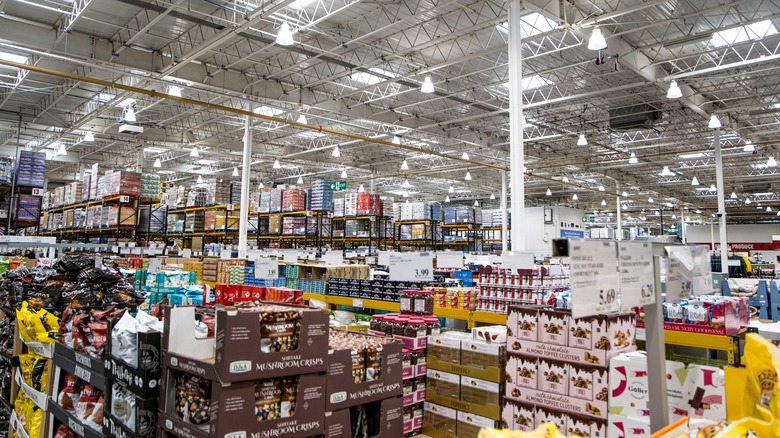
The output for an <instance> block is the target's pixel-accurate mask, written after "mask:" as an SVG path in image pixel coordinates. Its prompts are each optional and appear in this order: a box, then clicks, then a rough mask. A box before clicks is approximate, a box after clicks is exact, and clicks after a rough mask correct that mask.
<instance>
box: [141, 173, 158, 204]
mask: <svg viewBox="0 0 780 438" xmlns="http://www.w3.org/2000/svg"><path fill="white" fill-rule="evenodd" d="M140 196H141V197H142V198H150V199H158V198H159V197H160V175H157V174H155V173H143V174H141V195H140Z"/></svg>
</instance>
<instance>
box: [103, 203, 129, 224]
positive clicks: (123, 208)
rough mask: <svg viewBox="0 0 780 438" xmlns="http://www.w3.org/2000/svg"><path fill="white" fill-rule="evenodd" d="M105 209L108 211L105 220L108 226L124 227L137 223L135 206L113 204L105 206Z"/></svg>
mask: <svg viewBox="0 0 780 438" xmlns="http://www.w3.org/2000/svg"><path fill="white" fill-rule="evenodd" d="M103 210H105V211H107V213H106V222H105V226H107V227H116V226H123V227H124V226H134V225H135V215H136V211H135V207H130V206H127V205H111V206H104V207H103Z"/></svg>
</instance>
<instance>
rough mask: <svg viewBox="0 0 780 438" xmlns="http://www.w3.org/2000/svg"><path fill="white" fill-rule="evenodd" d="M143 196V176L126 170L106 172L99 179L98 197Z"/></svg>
mask: <svg viewBox="0 0 780 438" xmlns="http://www.w3.org/2000/svg"><path fill="white" fill-rule="evenodd" d="M140 194H141V174H139V173H136V172H127V171H124V170H120V171H115V172H106V174H105V175H103V176H101V177H100V178H99V179H98V197H100V198H109V197H112V196H117V195H128V196H138V195H140Z"/></svg>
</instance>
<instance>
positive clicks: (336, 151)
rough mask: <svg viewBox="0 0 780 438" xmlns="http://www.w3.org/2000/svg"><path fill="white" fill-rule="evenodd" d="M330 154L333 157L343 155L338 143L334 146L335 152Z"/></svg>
mask: <svg viewBox="0 0 780 438" xmlns="http://www.w3.org/2000/svg"><path fill="white" fill-rule="evenodd" d="M330 156H331V157H333V158H339V157H341V151H340V150H339V145H336V146H335V147H334V148H333V152H331V153H330Z"/></svg>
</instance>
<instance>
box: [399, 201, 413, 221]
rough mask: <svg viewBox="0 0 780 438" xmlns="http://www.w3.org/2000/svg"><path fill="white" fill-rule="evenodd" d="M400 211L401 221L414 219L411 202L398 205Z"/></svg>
mask: <svg viewBox="0 0 780 438" xmlns="http://www.w3.org/2000/svg"><path fill="white" fill-rule="evenodd" d="M399 211H400V216H399V217H400V219H399V220H402V221H411V220H414V211H413V209H412V204H410V203H408V202H404V203H403V204H401V205H400V206H399Z"/></svg>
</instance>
